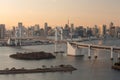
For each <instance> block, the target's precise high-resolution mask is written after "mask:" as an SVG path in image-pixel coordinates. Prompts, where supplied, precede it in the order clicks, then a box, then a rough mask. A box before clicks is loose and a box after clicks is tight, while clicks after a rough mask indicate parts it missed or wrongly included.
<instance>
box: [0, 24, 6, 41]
mask: <svg viewBox="0 0 120 80" xmlns="http://www.w3.org/2000/svg"><path fill="white" fill-rule="evenodd" d="M4 38H5V24H0V39H4Z"/></svg>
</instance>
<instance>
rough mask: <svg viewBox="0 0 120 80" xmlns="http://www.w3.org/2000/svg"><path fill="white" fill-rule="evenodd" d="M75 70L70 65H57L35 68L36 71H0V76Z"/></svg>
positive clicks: (22, 69) (12, 69)
mask: <svg viewBox="0 0 120 80" xmlns="http://www.w3.org/2000/svg"><path fill="white" fill-rule="evenodd" d="M74 70H77V69H76V68H74V67H73V66H71V65H59V66H51V67H50V68H47V67H45V66H44V67H43V68H36V69H25V68H21V69H16V68H15V67H13V68H11V69H9V68H6V69H5V70H0V74H25V73H45V72H72V71H74Z"/></svg>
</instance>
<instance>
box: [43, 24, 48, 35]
mask: <svg viewBox="0 0 120 80" xmlns="http://www.w3.org/2000/svg"><path fill="white" fill-rule="evenodd" d="M44 33H45V36H47V35H48V24H47V23H45V24H44Z"/></svg>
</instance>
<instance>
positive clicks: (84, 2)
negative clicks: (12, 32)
mask: <svg viewBox="0 0 120 80" xmlns="http://www.w3.org/2000/svg"><path fill="white" fill-rule="evenodd" d="M119 3H120V1H119V0H0V13H1V14H0V24H6V28H11V27H12V26H17V23H18V22H23V24H24V25H25V26H30V25H34V24H40V26H41V27H43V25H44V23H45V22H47V23H48V24H49V25H50V26H52V27H54V26H57V25H59V26H64V24H66V23H67V21H68V19H69V20H70V23H74V24H75V25H83V26H94V25H103V24H107V25H108V24H109V23H110V22H111V21H113V22H114V23H115V25H120V23H119V21H120V20H119V18H120V16H119V14H120V10H119V9H118V8H119V7H120V5H119Z"/></svg>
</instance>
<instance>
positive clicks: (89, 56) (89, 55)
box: [88, 45, 91, 59]
mask: <svg viewBox="0 0 120 80" xmlns="http://www.w3.org/2000/svg"><path fill="white" fill-rule="evenodd" d="M88 58H89V59H91V54H90V45H88Z"/></svg>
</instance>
